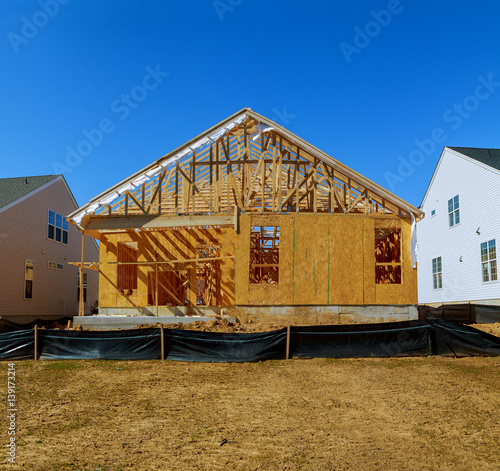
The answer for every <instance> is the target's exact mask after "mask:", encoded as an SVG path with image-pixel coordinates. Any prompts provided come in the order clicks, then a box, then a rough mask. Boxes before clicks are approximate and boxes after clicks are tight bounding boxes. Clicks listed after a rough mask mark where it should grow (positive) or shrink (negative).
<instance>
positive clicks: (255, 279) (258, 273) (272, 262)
mask: <svg viewBox="0 0 500 471" xmlns="http://www.w3.org/2000/svg"><path fill="white" fill-rule="evenodd" d="M279 243H280V228H279V226H252V228H251V233H250V283H274V284H277V283H279Z"/></svg>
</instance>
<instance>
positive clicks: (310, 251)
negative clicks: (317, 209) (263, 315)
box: [293, 214, 331, 305]
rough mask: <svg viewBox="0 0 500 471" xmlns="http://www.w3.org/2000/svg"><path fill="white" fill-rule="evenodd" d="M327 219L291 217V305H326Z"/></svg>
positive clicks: (327, 296) (302, 216)
mask: <svg viewBox="0 0 500 471" xmlns="http://www.w3.org/2000/svg"><path fill="white" fill-rule="evenodd" d="M330 219H331V216H329V215H328V216H320V215H303V214H298V215H296V216H295V254H294V274H295V280H294V285H295V288H294V299H293V304H303V305H308V304H328V298H329V293H328V274H329V265H328V258H329V249H330V246H329V239H330Z"/></svg>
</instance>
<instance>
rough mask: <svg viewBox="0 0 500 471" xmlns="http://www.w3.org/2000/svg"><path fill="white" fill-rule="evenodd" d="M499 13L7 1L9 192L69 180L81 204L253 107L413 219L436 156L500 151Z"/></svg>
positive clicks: (468, 7)
mask: <svg viewBox="0 0 500 471" xmlns="http://www.w3.org/2000/svg"><path fill="white" fill-rule="evenodd" d="M499 13H500V5H499V4H498V3H497V2H493V1H479V2H467V3H461V4H460V5H458V4H457V3H456V2H451V1H447V0H445V1H440V2H430V1H417V0H413V1H411V0H390V1H387V0H381V1H379V0H374V1H358V2H327V1H321V2H320V1H308V2H305V1H294V0H287V1H281V0H279V1H271V0H268V1H261V0H215V1H214V0H207V1H205V0H196V1H195V0H182V1H180V0H179V1H167V2H158V1H152V0H149V1H148V0H145V1H144V0H143V1H141V2H138V1H137V2H133V1H127V0H120V1H118V0H108V1H106V2H98V1H93V0H89V1H86V2H77V1H76V0H45V1H44V0H40V1H31V0H16V1H14V0H9V1H6V0H5V1H3V2H0V57H1V58H2V72H1V73H0V93H1V98H2V99H1V107H0V142H1V153H2V154H1V155H2V156H1V161H2V166H1V171H0V177H3V178H6V177H16V176H24V175H42V174H53V173H63V174H64V176H65V177H66V179H67V181H68V183H69V185H70V188H71V189H72V191H73V193H74V195H75V197H76V199H77V202H78V203H79V204H80V205H83V204H85V203H86V202H87V201H88V200H90V199H91V198H92V197H94V196H96V195H97V194H99V193H101V192H102V191H104V190H106V189H107V188H109V187H110V186H112V185H113V184H115V183H116V182H118V181H120V180H122V179H124V178H126V177H127V176H129V175H130V174H132V173H133V172H135V171H136V170H139V169H140V168H142V167H144V166H146V165H147V164H149V163H150V162H152V161H153V160H156V159H157V158H159V157H161V156H162V155H164V154H166V153H168V152H169V151H170V150H173V149H174V148H176V147H178V146H179V145H181V144H183V143H184V142H186V141H187V140H189V139H191V138H192V137H194V136H196V135H198V134H199V133H201V132H202V131H204V130H205V129H207V128H209V127H210V126H212V125H214V124H216V123H218V122H219V121H221V120H223V119H224V118H226V117H228V116H229V115H231V114H233V113H234V112H236V111H238V110H240V109H241V108H243V107H250V108H252V109H253V110H255V111H256V112H258V113H260V114H262V115H264V116H266V117H268V118H270V119H274V120H275V121H277V122H278V123H279V124H281V125H283V126H285V127H286V128H288V129H289V130H290V131H292V132H294V133H296V134H298V135H299V136H300V137H302V138H303V139H305V140H307V141H309V142H310V143H311V144H313V145H315V146H317V147H319V148H320V149H322V150H323V151H325V152H327V153H328V154H330V155H331V156H333V157H334V158H336V159H338V160H340V161H342V162H343V163H345V164H346V165H348V166H350V167H352V168H353V169H355V170H356V171H358V172H360V173H362V174H363V175H365V176H366V177H368V178H370V179H371V180H373V181H375V182H377V183H378V184H380V185H382V186H384V187H385V188H387V189H389V190H391V191H393V192H394V193H396V194H397V195H398V196H400V197H402V198H404V199H406V200H407V201H408V202H410V203H412V204H414V205H419V204H420V202H421V200H422V197H423V194H424V192H425V189H426V187H427V184H428V183H429V180H430V178H431V175H432V172H433V170H434V167H435V165H436V163H437V160H438V158H439V155H440V153H441V150H442V148H443V146H445V145H448V146H463V147H491V148H500V133H499V131H500V119H499V117H500V113H499V111H500V62H499V60H500V47H499V46H500V35H498V18H499ZM148 76H149V77H148ZM96 130H97V131H96ZM89 136H90V137H89ZM85 140H87V142H89V141H93V143H92V142H90V145H88V144H82V141H85ZM75 149H78V150H79V153H78V154H76V157H75V154H73V153H72V151H75ZM75 153H76V151H75ZM69 154H72V156H70V157H68V155H69Z"/></svg>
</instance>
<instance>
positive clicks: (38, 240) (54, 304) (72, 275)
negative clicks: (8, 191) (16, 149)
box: [0, 179, 98, 317]
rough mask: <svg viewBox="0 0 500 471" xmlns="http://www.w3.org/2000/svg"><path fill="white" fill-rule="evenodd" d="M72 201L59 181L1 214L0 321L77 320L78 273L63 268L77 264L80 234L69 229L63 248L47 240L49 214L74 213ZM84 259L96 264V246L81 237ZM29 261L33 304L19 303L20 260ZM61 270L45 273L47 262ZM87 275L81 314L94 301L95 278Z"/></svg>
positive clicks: (93, 274)
mask: <svg viewBox="0 0 500 471" xmlns="http://www.w3.org/2000/svg"><path fill="white" fill-rule="evenodd" d="M75 207H76V206H75V204H74V203H73V200H72V196H71V194H70V193H69V192H68V189H67V187H66V185H65V183H64V181H63V180H62V179H57V180H54V181H53V182H51V183H50V184H49V185H47V186H46V187H45V188H43V189H41V190H39V191H36V192H35V193H34V194H32V195H31V196H28V197H27V198H24V199H23V200H21V201H19V202H18V203H16V204H13V205H11V206H10V207H7V209H5V210H3V211H2V210H1V209H0V254H1V257H2V266H1V270H0V316H2V317H14V316H36V317H39V316H54V317H60V316H73V315H78V302H77V288H78V287H77V276H78V275H77V273H78V268H77V267H76V266H73V265H68V262H77V261H79V260H80V259H81V245H82V242H81V241H82V237H81V234H80V233H79V232H78V231H77V230H76V228H75V226H74V225H72V224H69V225H68V226H69V227H68V244H67V245H65V244H62V243H59V242H56V241H54V240H50V239H49V238H48V237H47V227H48V211H49V209H51V210H53V211H55V212H57V213H59V214H61V215H63V216H66V215H67V214H69V213H70V212H71V211H74V209H75ZM85 244H86V247H85V260H88V261H97V260H98V252H97V249H96V246H95V242H94V241H93V240H92V239H91V238H90V237H88V236H87V237H86V242H85ZM26 259H29V260H32V261H33V262H34V272H33V299H24V285H25V260H26ZM49 261H52V262H56V263H59V264H62V265H63V269H62V270H57V269H53V268H49V266H48V262H49ZM86 272H87V302H86V303H85V313H86V314H90V306H91V304H92V305H95V304H96V302H97V299H98V273H97V272H95V271H91V270H86Z"/></svg>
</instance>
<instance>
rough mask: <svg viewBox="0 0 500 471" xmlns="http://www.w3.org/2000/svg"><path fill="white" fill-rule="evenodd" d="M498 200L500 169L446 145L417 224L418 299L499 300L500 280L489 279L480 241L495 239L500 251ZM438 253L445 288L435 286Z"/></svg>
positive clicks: (441, 301) (422, 301) (423, 302)
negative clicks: (451, 206) (452, 220)
mask: <svg viewBox="0 0 500 471" xmlns="http://www.w3.org/2000/svg"><path fill="white" fill-rule="evenodd" d="M456 195H459V208H460V223H459V224H458V225H456V226H454V227H451V228H450V226H449V222H448V200H449V199H451V198H453V197H454V196H456ZM499 202H500V171H498V170H496V169H494V168H492V167H490V166H488V165H485V164H482V163H480V162H478V161H476V160H474V159H471V158H469V157H465V156H463V155H462V154H459V153H457V152H454V151H452V150H450V149H446V148H445V150H444V151H443V154H442V157H441V159H440V162H439V163H438V167H437V169H436V171H435V174H434V177H433V180H432V181H431V183H430V185H429V189H428V192H427V195H426V197H425V200H424V202H423V206H422V208H421V209H422V210H423V211H424V212H425V218H424V219H422V220H421V221H419V222H418V224H417V238H418V300H419V303H421V304H425V303H427V304H430V303H450V302H469V301H471V302H474V301H479V302H491V303H496V302H498V301H499V300H500V283H499V282H498V281H493V282H489V283H484V282H483V280H482V271H481V270H482V267H481V243H483V242H487V241H489V240H492V239H496V244H497V256H498V252H499V251H498V248H499V247H498V245H499V244H500V211H498V205H499ZM433 210H435V211H436V213H435V215H434V216H432V211H433ZM478 228H479V232H480V234H477V233H476V231H477V229H478ZM437 257H441V261H442V280H443V281H442V288H441V289H434V287H433V268H432V260H433V259H434V258H437ZM460 259H461V261H460ZM497 265H498V264H497Z"/></svg>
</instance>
